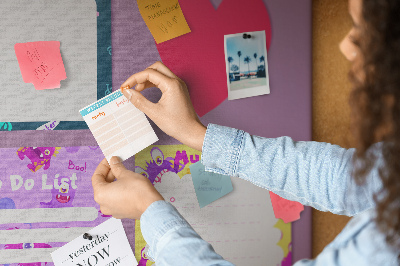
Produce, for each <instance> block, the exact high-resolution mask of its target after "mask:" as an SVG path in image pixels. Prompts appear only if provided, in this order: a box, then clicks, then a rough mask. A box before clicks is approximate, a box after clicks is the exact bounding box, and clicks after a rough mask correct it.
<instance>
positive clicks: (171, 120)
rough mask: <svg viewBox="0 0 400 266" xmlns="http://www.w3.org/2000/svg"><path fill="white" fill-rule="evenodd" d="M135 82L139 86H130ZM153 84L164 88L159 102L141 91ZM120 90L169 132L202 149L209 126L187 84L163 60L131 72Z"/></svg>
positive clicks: (187, 143) (183, 141)
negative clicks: (191, 96)
mask: <svg viewBox="0 0 400 266" xmlns="http://www.w3.org/2000/svg"><path fill="white" fill-rule="evenodd" d="M135 85H136V89H130V88H132V87H134V86H135ZM150 87H158V88H159V89H160V90H161V92H162V96H161V99H160V100H159V101H158V103H152V102H150V101H149V100H147V99H146V98H145V97H144V96H143V95H142V94H141V93H140V92H141V91H143V90H144V89H146V88H150ZM121 91H122V92H123V94H124V95H125V97H127V98H128V99H129V100H130V101H131V102H132V104H133V105H135V106H136V108H138V109H139V110H141V111H142V112H143V113H145V114H146V115H147V116H148V117H149V118H150V119H151V120H153V121H154V123H156V125H157V126H158V127H159V128H160V129H161V130H162V131H164V132H165V133H166V134H168V135H169V136H171V137H173V138H175V139H177V140H179V141H180V142H182V143H183V144H186V145H188V146H190V147H192V148H194V149H196V150H200V151H201V149H202V146H203V141H204V136H205V134H206V127H205V126H204V125H203V124H202V123H201V122H200V120H199V118H198V117H197V114H196V112H195V111H194V108H193V105H192V102H191V101H190V97H189V92H188V90H187V87H186V84H185V83H184V82H183V81H182V80H181V79H180V78H178V77H177V76H175V74H174V73H172V71H171V70H169V69H168V68H167V67H166V66H165V65H164V64H163V63H161V62H156V63H155V64H153V65H151V66H150V67H148V68H147V69H146V70H144V71H142V72H139V73H136V74H134V75H132V76H131V77H130V78H128V79H127V80H126V81H125V82H124V83H123V84H122V86H121Z"/></svg>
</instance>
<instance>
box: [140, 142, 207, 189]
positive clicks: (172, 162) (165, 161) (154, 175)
mask: <svg viewBox="0 0 400 266" xmlns="http://www.w3.org/2000/svg"><path fill="white" fill-rule="evenodd" d="M150 155H151V158H152V159H153V160H150V162H147V161H146V169H143V168H142V167H140V166H136V167H135V172H136V173H138V174H141V175H143V176H145V177H147V178H148V179H149V180H150V181H151V183H152V184H154V183H160V182H161V177H162V176H163V175H164V174H165V173H167V172H174V173H176V174H177V173H179V172H181V171H182V170H183V169H184V168H185V166H186V165H187V164H188V163H189V158H188V156H187V154H186V151H185V150H183V151H176V153H175V158H172V157H167V158H164V154H163V152H162V151H161V150H160V149H159V148H157V147H153V148H152V149H151V151H150ZM199 160H200V159H199V155H196V156H195V158H193V155H190V162H191V163H195V162H197V161H199Z"/></svg>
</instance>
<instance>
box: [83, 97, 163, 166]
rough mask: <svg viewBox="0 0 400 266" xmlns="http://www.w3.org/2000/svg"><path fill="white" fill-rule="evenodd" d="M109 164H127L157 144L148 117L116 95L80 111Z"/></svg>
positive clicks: (124, 98)
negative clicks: (115, 158) (115, 160)
mask: <svg viewBox="0 0 400 266" xmlns="http://www.w3.org/2000/svg"><path fill="white" fill-rule="evenodd" d="M79 112H80V114H81V115H82V117H83V119H84V120H85V122H86V124H87V125H88V126H89V129H90V130H91V132H92V134H93V136H94V138H95V139H96V141H97V143H98V144H99V146H100V148H101V150H102V151H103V154H104V156H105V157H106V158H107V160H108V161H109V160H110V158H111V157H112V156H118V157H120V158H121V159H122V160H126V159H128V158H129V157H131V156H133V155H134V154H136V153H138V152H139V151H141V150H143V149H144V148H146V147H147V146H149V145H151V144H153V143H154V142H156V141H157V140H158V138H157V136H156V134H155V133H154V130H153V128H152V127H151V125H150V123H149V121H148V120H147V118H146V116H145V114H144V113H143V112H141V111H140V110H139V109H137V108H136V107H135V106H134V105H133V104H132V103H131V102H129V100H128V99H127V98H126V97H125V96H124V95H123V94H122V92H121V90H118V91H115V92H113V93H111V94H109V95H107V96H106V97H104V98H102V99H100V100H98V101H97V102H95V103H93V104H91V105H89V106H87V107H85V108H83V109H82V110H80V111H79Z"/></svg>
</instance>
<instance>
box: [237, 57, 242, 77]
mask: <svg viewBox="0 0 400 266" xmlns="http://www.w3.org/2000/svg"><path fill="white" fill-rule="evenodd" d="M237 54H238V57H239V79H240V57H241V56H242V52H241V51H238V53H237Z"/></svg>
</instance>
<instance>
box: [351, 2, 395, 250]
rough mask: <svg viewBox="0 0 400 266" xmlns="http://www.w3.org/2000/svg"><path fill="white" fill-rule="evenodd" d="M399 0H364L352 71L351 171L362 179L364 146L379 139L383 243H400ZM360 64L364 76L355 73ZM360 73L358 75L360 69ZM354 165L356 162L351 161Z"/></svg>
mask: <svg viewBox="0 0 400 266" xmlns="http://www.w3.org/2000/svg"><path fill="white" fill-rule="evenodd" d="M399 15H400V1H398V0H363V7H362V20H363V22H364V23H362V24H363V25H361V26H362V29H361V35H360V36H359V38H358V40H355V43H356V45H358V47H359V48H360V51H361V54H362V64H361V65H360V66H359V67H358V69H357V66H354V67H355V68H354V69H353V70H352V71H351V73H350V77H351V80H352V83H353V86H354V90H353V92H352V95H351V99H350V103H351V105H352V108H353V114H354V117H355V125H354V129H355V133H356V139H357V142H358V143H357V152H356V156H355V160H356V161H357V162H361V164H358V166H356V169H355V171H354V177H355V179H356V181H358V183H359V184H361V183H362V182H363V181H364V180H365V178H366V175H367V174H368V173H369V172H370V170H371V169H372V167H373V166H374V164H375V163H376V159H377V158H376V156H374V155H373V154H372V153H370V152H367V151H368V149H369V148H370V147H371V145H372V144H374V143H375V142H377V141H382V158H383V160H384V166H383V167H381V168H380V169H379V175H380V178H381V180H382V185H383V187H382V189H381V191H379V192H378V193H377V194H376V195H375V196H374V200H375V203H376V211H377V216H376V223H377V225H378V227H379V229H380V231H381V232H382V233H383V234H384V235H385V236H386V241H387V243H388V244H389V245H390V246H392V247H394V248H395V249H397V250H399V249H400V19H399ZM357 70H361V72H362V73H363V78H359V77H357V73H359V72H357ZM358 76H359V75H358ZM355 165H357V164H355Z"/></svg>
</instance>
